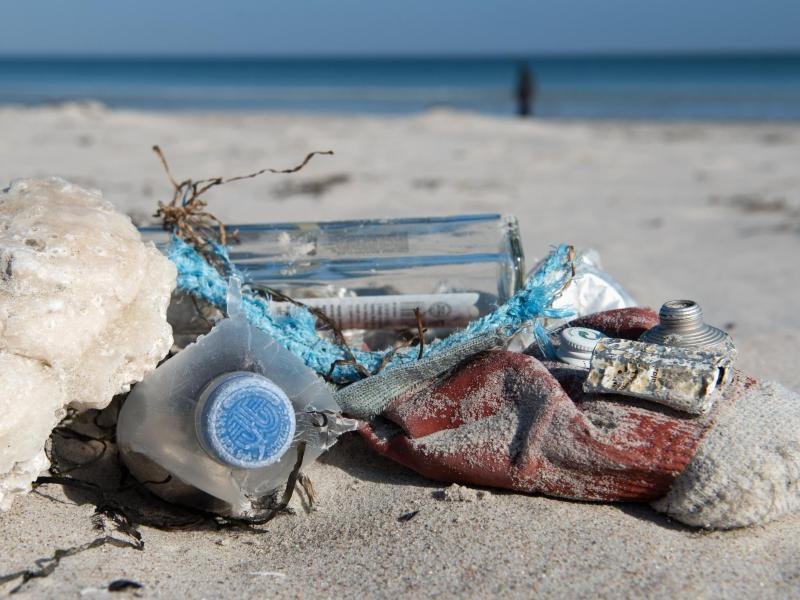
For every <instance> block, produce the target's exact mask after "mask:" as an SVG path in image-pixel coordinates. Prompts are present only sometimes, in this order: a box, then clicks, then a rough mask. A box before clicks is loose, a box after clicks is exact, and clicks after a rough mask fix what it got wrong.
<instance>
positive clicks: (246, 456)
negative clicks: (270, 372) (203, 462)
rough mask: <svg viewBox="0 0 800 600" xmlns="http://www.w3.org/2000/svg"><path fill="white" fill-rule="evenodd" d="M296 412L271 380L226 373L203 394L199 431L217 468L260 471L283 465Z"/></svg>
mask: <svg viewBox="0 0 800 600" xmlns="http://www.w3.org/2000/svg"><path fill="white" fill-rule="evenodd" d="M295 430H296V418H295V412H294V406H293V405H292V402H291V400H289V397H288V396H287V395H286V393H285V392H284V391H283V390H282V389H281V388H280V387H278V386H277V385H275V383H274V382H272V381H271V380H270V379H268V378H266V377H264V376H263V375H260V374H259V373H253V372H249V371H233V372H230V373H223V374H222V375H219V376H217V377H215V378H214V379H212V380H211V381H210V382H209V383H208V384H207V385H206V386H205V388H203V391H202V392H201V394H200V398H199V400H198V403H197V407H196V408H195V431H196V433H197V439H198V440H199V442H200V445H201V446H202V447H203V449H204V450H205V451H206V452H207V453H208V454H209V455H210V456H211V457H212V458H213V459H214V460H216V461H217V462H219V463H222V464H224V465H227V466H231V467H236V468H241V469H258V468H261V467H266V466H269V465H271V464H274V463H276V462H278V461H279V460H280V459H281V457H282V456H283V455H284V454H285V453H286V451H287V450H288V449H289V447H290V445H291V443H292V441H293V439H294V435H295Z"/></svg>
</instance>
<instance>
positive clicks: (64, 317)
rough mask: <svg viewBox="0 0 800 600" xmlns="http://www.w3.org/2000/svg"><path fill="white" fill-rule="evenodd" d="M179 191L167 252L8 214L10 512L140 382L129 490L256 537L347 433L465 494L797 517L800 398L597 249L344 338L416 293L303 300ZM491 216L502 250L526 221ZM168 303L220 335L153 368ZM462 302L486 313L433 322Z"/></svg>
mask: <svg viewBox="0 0 800 600" xmlns="http://www.w3.org/2000/svg"><path fill="white" fill-rule="evenodd" d="M307 161H308V158H307V159H306V161H305V162H307ZM164 164H165V166H166V162H165V161H164ZM303 164H305V163H303ZM234 179H236V178H234ZM171 181H172V182H173V185H174V186H175V192H176V193H175V197H174V199H173V202H172V203H171V204H170V205H167V206H166V207H164V206H162V209H161V213H162V216H164V217H165V222H166V223H167V225H168V227H169V231H168V233H169V234H170V237H169V239H168V245H165V246H164V247H163V251H164V255H162V254H160V253H159V251H158V250H156V248H155V246H154V245H153V244H151V243H147V244H145V243H143V242H142V240H141V238H140V234H139V233H138V232H137V231H136V229H135V228H134V227H133V226H132V225H131V223H130V222H129V220H127V218H126V217H124V216H123V215H121V214H119V213H117V212H116V211H114V209H113V208H112V207H111V205H110V204H108V203H107V202H106V201H104V200H103V199H102V197H101V196H100V195H99V193H98V192H93V191H87V190H82V189H80V188H78V187H76V186H74V185H71V184H68V183H67V182H65V181H62V180H57V179H46V180H41V181H34V180H24V181H19V182H15V183H14V184H13V185H12V186H11V187H10V188H9V189H8V190H6V191H5V192H4V193H3V194H2V196H0V221H1V222H2V231H0V243H2V265H3V268H2V277H0V319H2V321H1V323H2V341H1V342H0V344H1V345H0V381H1V382H2V385H0V410H2V411H3V415H4V418H3V422H2V426H0V507H2V508H3V509H7V508H8V507H9V506H10V501H11V499H12V498H13V496H15V495H18V494H19V493H20V492H22V491H24V490H26V489H29V487H30V485H31V483H32V482H33V481H35V480H36V477H37V476H38V475H39V473H40V472H41V471H42V470H43V469H45V468H46V467H47V464H48V463H47V460H46V457H45V455H44V446H45V442H46V440H47V437H48V435H49V434H50V431H51V430H52V429H53V427H54V426H56V425H57V424H58V422H59V421H60V420H61V418H63V417H64V416H65V414H66V410H67V409H70V408H74V409H76V410H82V409H85V408H102V407H103V406H105V405H106V404H108V402H109V401H110V400H111V398H112V397H113V396H114V395H115V394H121V393H125V392H127V391H128V389H129V387H130V386H131V385H132V384H135V383H136V382H139V381H140V383H138V384H136V385H135V387H134V388H133V391H132V392H131V393H130V394H128V396H127V398H126V399H125V401H124V404H123V405H122V410H121V412H120V414H119V419H118V422H117V442H118V447H119V453H120V456H121V458H122V460H123V461H124V463H125V465H126V466H127V468H128V469H129V470H130V472H131V473H132V474H133V475H134V476H135V477H136V478H137V479H139V481H140V482H141V483H142V485H144V486H145V487H146V488H147V489H148V490H150V491H151V492H152V493H153V494H155V495H156V496H160V497H161V498H162V499H164V500H167V501H169V502H172V503H177V504H182V505H186V506H190V507H192V508H193V509H197V510H201V511H206V512H208V513H215V514H219V515H222V516H224V517H226V518H232V519H241V520H244V521H247V522H249V523H263V522H266V521H268V520H269V519H271V518H273V517H274V516H275V515H276V514H278V513H280V512H282V511H284V510H285V509H286V507H287V504H288V500H289V498H290V497H291V494H292V492H293V490H294V488H295V486H296V485H297V484H298V483H300V484H302V485H303V486H305V488H306V491H307V492H308V490H309V489H311V488H310V483H309V482H308V479H307V477H305V476H304V474H303V472H302V469H303V467H304V466H307V465H308V464H309V463H310V462H311V461H313V460H314V459H315V458H316V457H318V456H319V455H320V454H321V453H322V452H324V451H325V450H326V449H327V448H329V447H330V446H331V445H333V444H334V443H335V442H336V439H337V438H338V437H339V436H340V435H342V434H344V433H346V432H348V431H354V430H358V432H359V433H360V435H362V436H363V438H364V439H365V440H366V442H367V444H368V445H369V446H370V447H371V448H372V449H374V450H375V451H376V452H378V453H380V454H382V455H384V456H386V457H389V458H391V459H393V460H394V461H396V462H398V463H400V464H402V465H405V466H406V467H409V468H411V469H413V470H415V471H417V472H418V473H420V474H422V475H423V476H425V477H428V478H431V479H434V480H437V481H440V482H446V483H453V484H459V485H462V486H464V485H467V486H479V487H486V488H506V489H510V490H514V491H518V492H524V493H541V494H547V495H550V496H554V497H560V498H569V499H577V500H589V501H603V502H609V501H646V502H650V503H651V505H652V506H653V507H654V508H655V509H656V510H659V511H662V512H665V513H666V514H668V515H670V516H671V517H673V518H675V519H677V520H679V521H681V522H683V523H686V524H689V525H693V526H698V527H705V528H723V529H724V528H733V527H741V526H746V525H751V524H756V523H764V522H767V521H769V520H772V519H775V518H778V517H780V516H781V515H783V514H786V513H788V512H792V511H796V510H800V483H799V482H800V433H799V432H800V397H798V396H797V395H796V394H795V393H793V392H791V391H789V390H787V389H786V388H784V387H782V386H780V385H779V384H776V383H768V382H761V381H758V380H756V379H753V378H751V377H749V376H747V375H746V374H744V373H741V372H740V371H738V370H737V369H736V367H735V361H736V350H735V346H734V344H733V341H732V340H731V339H730V338H729V337H728V336H727V334H725V333H724V332H722V331H721V330H719V329H716V328H714V327H712V326H710V325H707V324H706V323H705V322H704V321H703V318H702V311H701V309H700V307H699V305H698V304H697V303H696V302H694V301H691V300H679V301H669V302H666V303H665V304H664V306H663V307H662V308H661V311H660V313H656V312H654V311H652V310H650V309H647V308H641V307H637V306H635V305H634V302H633V300H632V299H631V298H630V296H629V295H628V294H627V293H626V292H625V291H624V289H623V288H622V287H621V286H620V285H619V284H618V283H617V282H615V281H614V280H613V278H611V277H610V276H609V275H608V274H607V273H605V272H604V271H603V270H602V268H601V267H600V265H599V260H598V258H597V256H596V254H594V253H592V252H576V251H575V250H574V249H573V248H572V247H571V246H567V245H562V246H558V247H556V248H554V249H553V250H552V252H551V253H550V254H549V256H548V257H547V258H545V259H544V260H543V261H541V262H540V263H539V265H538V266H536V267H535V268H534V269H533V270H532V272H531V273H530V274H529V275H528V276H527V277H525V278H523V277H518V278H517V280H516V281H515V283H513V284H512V285H511V287H510V289H509V291H508V293H507V294H506V295H505V296H504V295H503V293H498V294H497V296H496V297H495V299H494V301H493V302H487V300H486V298H487V296H486V293H485V290H484V291H483V292H481V293H480V294H479V293H478V292H476V291H475V290H474V289H470V287H469V285H468V283H465V284H464V285H461V286H459V285H457V284H455V283H453V282H452V281H448V282H447V284H446V285H444V284H443V285H442V286H441V287H440V288H437V289H433V290H430V294H432V295H435V296H439V297H447V296H448V294H454V295H456V294H458V295H460V299H459V300H458V301H456V300H453V299H448V301H449V300H452V302H450V303H448V302H444V303H442V302H438V303H437V302H434V301H432V300H431V298H427V300H425V302H427V304H426V303H425V302H423V300H424V299H419V298H418V299H417V301H418V302H419V304H420V307H422V308H424V309H425V310H424V311H423V310H422V309H421V308H419V307H415V308H417V310H413V311H412V313H411V314H413V317H414V318H413V320H410V319H409V315H408V312H406V314H405V316H404V317H403V318H404V319H405V320H402V319H401V324H402V327H401V328H400V329H402V330H403V331H402V332H400V331H397V330H395V331H394V332H393V333H392V331H391V329H392V328H391V327H388V326H387V325H386V322H385V321H381V320H380V319H374V318H373V319H372V320H371V321H370V320H369V319H366V320H365V319H362V320H361V321H360V322H359V323H360V325H361V327H360V328H359V327H354V326H353V325H355V324H358V323H356V322H355V321H353V319H354V318H355V317H354V315H355V316H358V314H361V313H358V311H359V310H361V311H362V313H363V314H366V312H364V311H365V309H364V306H367V305H369V306H373V307H375V306H381V307H384V308H385V307H387V306H389V304H391V302H400V301H401V300H400V299H399V298H400V297H402V296H403V291H402V290H398V289H396V288H392V289H389V290H388V291H387V290H384V295H393V296H395V297H396V298H395V299H393V300H391V302H388V303H387V301H385V299H384V301H383V302H381V301H377V300H376V301H374V302H373V301H370V302H371V303H367V304H364V302H365V299H364V296H367V295H368V294H366V293H365V289H359V290H352V289H350V290H347V289H345V290H344V291H343V288H342V287H338V288H336V290H335V293H333V294H331V296H330V297H327V298H324V301H323V302H317V304H316V305H315V304H314V303H313V302H309V303H308V304H309V305H306V303H304V302H303V301H302V299H301V300H298V299H297V298H294V297H291V296H289V295H288V294H287V293H286V291H282V290H281V289H280V280H279V279H280V278H277V279H275V278H273V279H270V278H264V277H262V278H261V279H259V278H258V277H257V276H252V275H249V274H248V271H247V269H245V268H242V265H241V263H239V262H237V260H236V255H235V252H234V249H235V244H236V239H235V236H232V235H230V231H231V229H230V228H226V227H225V226H224V225H223V224H222V223H221V222H219V221H218V220H215V219H213V218H211V219H208V218H206V219H204V218H203V214H204V210H205V205H204V204H203V203H201V202H200V201H199V200H198V197H199V194H202V193H203V192H204V191H205V190H207V189H208V188H209V187H211V186H208V184H206V185H205V186H203V185H198V183H196V182H192V181H191V180H188V181H185V182H180V183H179V182H177V181H175V180H174V179H171ZM210 181H216V182H217V183H224V181H223V180H221V179H219V180H210ZM214 185H216V184H214ZM193 203H194V204H193ZM187 206H189V208H188V209H187V208H186V207H187ZM192 206H194V207H197V206H199V207H200V208H199V209H197V210H193V209H192V208H191V207H192ZM173 209H174V210H173ZM167 215H169V218H166V217H167ZM454 219H455V220H456V221H459V219H460V220H461V221H463V220H464V219H463V218H458V217H457V218H454ZM500 221H501V222H502V223H504V227H505V229H503V232H504V233H503V234H502V236H505V235H506V233H507V232H508V228H507V226H508V224H509V223H514V221H513V220H509V219H508V218H503V219H500ZM372 225H373V226H375V223H372ZM381 226H385V227H402V226H403V224H402V223H398V222H394V223H393V222H385V223H383V224H382V225H381ZM512 229H513V228H512ZM329 230H330V228H329ZM393 231H396V230H393ZM392 235H394V234H392ZM502 236H501V237H502ZM366 239H367V238H364V240H366ZM371 239H374V238H371ZM378 239H382V240H383V241H384V242H386V243H389V242H393V243H396V242H397V237H396V236H395V237H391V236H384V237H383V238H380V236H379V237H378ZM329 241H330V240H329ZM350 241H351V242H352V240H350ZM362 241H363V240H362ZM370 243H371V242H370ZM365 244H366V245H365ZM512 246H513V245H512ZM359 247H360V248H361V249H362V251H363V250H364V248H367V252H372V253H374V252H375V251H376V246H375V245H374V244H373V245H370V244H368V243H366V242H365V243H364V244H362V245H361V246H359ZM409 252H412V250H411V249H410V248H409V247H403V248H402V253H405V254H408V253H409ZM514 252H516V250H514V251H511V252H510V255H511V256H512V264H514V263H515V261H517V258H514V256H516V255H515V254H514ZM507 254H508V253H507ZM504 256H505V255H504ZM167 257H168V258H167ZM518 258H519V260H518V261H517V262H516V264H518V265H521V253H520V254H519V256H518ZM502 260H505V258H503V259H501V262H502ZM496 262H497V261H495V263H492V264H493V265H494V266H496ZM473 266H474V265H473ZM286 272H289V271H286V270H284V274H285V273H286ZM411 276H412V277H413V273H412V275H411ZM490 279H492V280H496V279H497V277H496V275H495V274H492V275H491V277H490ZM332 283H335V282H332ZM398 285H399V284H398ZM173 288H174V293H173ZM501 288H502V286H501ZM330 289H334V288H333V287H332V288H330ZM377 291H378V293H380V290H377ZM372 292H373V294H374V293H375V292H376V289H373V290H372ZM171 294H172V295H171ZM467 296H469V301H468V302H467V304H466V305H465V304H464V303H463V302H464V298H465V297H467ZM170 297H172V302H173V306H172V307H171V310H172V308H174V306H175V304H176V303H180V302H184V303H185V302H187V299H188V302H189V305H188V306H190V307H193V309H194V310H195V314H194V317H193V318H194V319H195V321H196V320H197V319H200V320H203V319H205V321H206V328H205V330H203V331H199V332H195V334H194V335H193V336H192V335H189V336H188V337H186V336H185V337H186V343H185V344H179V345H177V346H173V347H172V353H171V355H170V356H169V357H168V358H167V360H166V361H164V362H162V363H161V364H160V366H158V367H157V368H156V365H157V364H158V363H159V361H160V360H161V359H162V358H164V357H165V356H166V355H167V353H168V351H169V350H170V346H171V344H172V337H171V335H170V328H169V325H168V324H167V320H166V315H167V304H168V303H169V302H170ZM354 298H355V299H354ZM440 299H441V298H440ZM337 301H342V302H341V305H342V306H348V307H349V308H348V310H350V311H351V312H350V313H347V314H349V315H350V317H348V318H349V319H350V320H349V321H348V320H346V319H345V320H342V318H339V320H338V321H337V319H336V315H337V310H336V306H337ZM280 304H282V306H280V307H278V306H277V305H280ZM287 304H288V305H287ZM186 306H187V305H184V308H186ZM353 306H358V307H361V308H358V310H356V309H355V308H353ZM454 306H461V307H463V306H470V307H472V309H471V310H474V312H473V313H469V316H470V317H471V318H470V319H467V320H466V322H465V323H462V322H460V321H459V322H458V323H457V324H456V323H455V322H451V323H449V324H448V323H447V322H446V320H445V321H442V320H440V321H436V326H435V327H428V326H427V325H426V318H427V317H426V315H430V317H431V318H432V319H433V318H440V319H441V317H442V315H443V314H444V313H443V309H442V307H445V308H447V307H449V308H450V309H452V308H453V307H454ZM434 308H435V310H433V309H434ZM382 310H383V309H382ZM387 310H388V309H387ZM326 311H327V312H326ZM437 311H438V312H437ZM184 312H185V311H184ZM190 312H191V311H190ZM445 312H446V311H445ZM456 312H458V311H456ZM172 314H177V313H175V312H173V313H172ZM341 314H343V313H340V314H339V317H341ZM459 314H461V315H463V314H464V313H463V311H462V312H461V313H459ZM184 316H185V315H184ZM459 319H462V320H463V317H459ZM191 320H192V319H189V321H191ZM186 322H188V321H186V320H183V321H181V323H183V324H185V323H186ZM412 323H413V324H415V326H414V327H409V325H411V324H412ZM179 324H180V323H177V322H174V323H173V325H176V326H177V325H179ZM370 324H371V325H370ZM376 324H377V325H376ZM342 325H348V327H342ZM395 325H396V323H395ZM370 329H381V331H380V335H373V334H374V333H375V332H374V331H368V330H370ZM175 333H176V336H178V335H184V334H186V333H187V332H186V331H178V330H176V332H175ZM189 333H191V332H189ZM198 333H202V334H203V335H199V336H198ZM378 341H380V342H382V343H383V344H384V345H380V346H379V345H377V344H378ZM311 495H312V494H311V493H310V492H309V497H310V496H311Z"/></svg>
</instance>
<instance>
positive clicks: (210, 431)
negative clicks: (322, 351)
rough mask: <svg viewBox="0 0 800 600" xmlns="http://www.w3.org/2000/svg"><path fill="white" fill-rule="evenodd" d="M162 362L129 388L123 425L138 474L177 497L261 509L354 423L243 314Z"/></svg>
mask: <svg viewBox="0 0 800 600" xmlns="http://www.w3.org/2000/svg"><path fill="white" fill-rule="evenodd" d="M228 315H229V316H228V318H226V319H223V320H222V321H220V322H219V323H218V324H217V325H216V326H215V327H214V328H213V329H212V330H211V332H210V333H208V334H207V335H205V336H202V337H200V338H199V339H198V340H197V341H196V342H195V343H194V344H192V345H190V346H187V347H186V348H185V349H184V350H183V351H181V352H180V353H179V354H177V355H176V356H174V357H173V358H171V359H169V360H168V361H166V362H165V363H163V364H162V365H161V366H159V367H158V368H157V369H156V370H155V371H154V372H153V373H151V374H149V375H148V376H147V377H145V379H144V380H143V381H142V382H141V383H139V384H138V385H136V386H135V387H134V389H133V391H131V393H130V394H129V395H128V397H127V399H126V401H125V404H124V405H123V407H122V410H121V412H120V415H119V419H118V423H117V439H118V443H119V449H120V454H121V456H122V459H123V460H124V462H125V464H126V465H127V466H128V468H129V470H130V471H131V473H132V474H133V475H134V476H135V477H136V478H137V479H139V480H140V481H141V482H143V483H144V484H145V485H146V486H147V487H148V488H149V489H150V490H151V491H152V492H153V493H155V494H156V495H158V496H160V497H162V498H164V499H165V500H168V501H171V502H177V503H180V504H185V505H189V506H194V507H197V508H201V509H204V510H210V511H213V512H218V513H221V514H227V515H231V516H235V517H251V516H255V515H257V514H259V513H260V512H262V511H263V509H264V507H265V503H266V500H267V499H269V498H270V497H271V496H272V495H273V493H274V492H275V491H277V490H279V489H280V488H282V487H283V486H284V485H285V484H286V482H287V480H288V478H289V476H290V474H291V473H292V471H293V470H294V469H295V467H296V466H297V462H298V451H299V449H300V448H302V449H303V458H302V465H307V464H309V463H311V462H312V461H313V460H315V459H316V458H317V457H318V456H319V455H320V454H322V452H324V451H325V450H326V449H327V448H329V447H330V446H332V445H333V444H334V443H335V442H336V440H337V438H338V436H339V435H340V434H341V433H343V432H346V431H352V430H353V429H355V427H356V421H353V420H351V419H346V418H343V417H342V416H341V415H340V413H339V408H338V405H337V404H336V401H335V400H334V398H333V395H332V393H331V391H330V389H329V388H328V386H327V385H326V384H325V383H324V382H323V381H322V380H321V379H320V378H318V377H317V375H316V374H315V373H314V372H313V371H312V370H311V369H309V368H308V367H306V366H305V365H304V364H303V363H302V362H301V361H300V360H299V359H298V358H297V357H295V356H294V355H293V354H291V353H290V352H289V351H287V350H285V349H284V348H282V347H281V346H279V345H278V343H277V342H276V341H275V340H274V339H273V338H272V337H270V336H269V335H267V334H266V333H264V332H262V331H260V330H258V329H256V328H254V327H252V326H251V325H250V324H249V323H248V322H247V320H246V319H245V317H244V315H243V314H242V313H241V291H240V286H239V282H238V280H235V279H234V280H232V281H231V285H230V291H229V295H228Z"/></svg>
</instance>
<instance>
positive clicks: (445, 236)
mask: <svg viewBox="0 0 800 600" xmlns="http://www.w3.org/2000/svg"><path fill="white" fill-rule="evenodd" d="M229 229H230V230H231V231H233V230H236V231H238V235H237V236H236V241H235V242H234V243H233V244H232V246H231V259H232V260H233V262H234V263H235V264H236V266H237V267H238V268H239V269H240V270H241V271H242V272H243V273H244V274H245V276H246V277H247V279H248V280H249V281H250V282H251V283H253V284H255V285H263V286H268V287H271V288H274V289H277V290H279V291H281V292H283V293H284V294H286V295H288V296H291V297H292V298H294V299H296V300H299V301H301V302H305V303H307V304H313V305H315V306H317V307H318V308H320V309H321V310H323V312H325V313H326V314H328V316H330V317H331V318H333V319H334V321H335V322H337V324H338V325H339V326H340V327H342V328H344V329H347V328H359V327H360V328H363V329H386V328H392V327H408V326H411V324H412V323H413V322H414V319H415V315H414V312H413V308H415V307H419V308H420V309H421V312H422V317H423V322H424V323H425V325H426V326H430V327H456V326H461V325H464V324H465V323H466V322H467V321H469V320H470V319H472V318H475V317H478V316H482V315H484V314H486V313H488V312H490V311H491V310H492V309H493V308H494V307H495V306H497V305H498V304H501V303H502V302H504V301H505V300H507V299H508V298H509V297H510V296H512V295H513V294H514V293H515V292H516V291H517V290H519V289H520V287H521V285H522V282H523V280H524V273H525V265H524V256H523V252H522V243H521V241H520V234H519V226H518V223H517V219H516V218H515V217H513V216H511V215H499V214H479V215H457V216H451V217H425V218H423V217H415V218H404V219H382V220H362V221H331V222H318V223H274V224H256V225H234V226H230V227H229ZM141 232H142V235H143V236H144V238H145V239H146V240H152V241H154V242H156V244H157V245H166V244H167V243H168V241H169V234H168V233H167V232H165V231H163V230H161V229H159V228H153V227H150V228H143V229H141ZM379 297H380V298H379ZM275 308H276V310H280V307H278V306H276V307H275Z"/></svg>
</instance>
